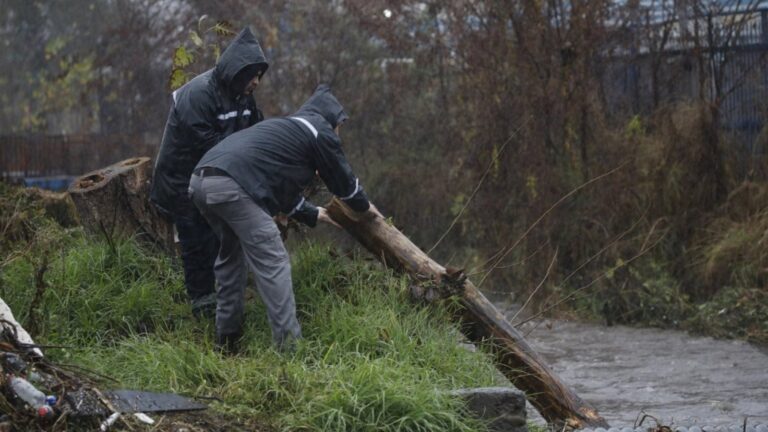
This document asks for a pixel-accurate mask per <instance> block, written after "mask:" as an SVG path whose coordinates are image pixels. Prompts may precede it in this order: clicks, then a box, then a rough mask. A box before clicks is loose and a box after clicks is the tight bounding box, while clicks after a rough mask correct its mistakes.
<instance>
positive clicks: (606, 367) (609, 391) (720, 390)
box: [509, 313, 768, 427]
mask: <svg viewBox="0 0 768 432" xmlns="http://www.w3.org/2000/svg"><path fill="white" fill-rule="evenodd" d="M509 315H512V314H511V313H510V314H509ZM538 324H539V325H538V326H537V327H536V326H535V325H534V324H526V325H525V326H523V328H522V329H521V330H522V331H523V333H524V334H525V333H527V332H529V331H530V334H529V335H528V336H527V340H528V342H529V343H531V345H533V347H534V348H535V349H536V350H537V351H538V352H539V353H540V354H542V355H543V356H544V358H545V359H546V360H547V361H548V362H549V364H550V366H552V368H553V369H554V371H555V372H556V373H557V374H558V375H559V376H560V377H561V378H562V379H563V380H564V381H565V382H566V383H568V384H569V385H570V386H571V387H572V388H573V389H574V390H575V391H576V393H577V394H578V395H579V396H581V397H582V398H583V399H585V400H587V401H588V402H590V403H591V404H593V405H594V406H595V407H596V408H597V409H598V411H599V412H600V414H601V415H602V416H603V417H604V418H605V419H606V420H607V421H608V422H609V423H610V424H611V426H612V427H622V426H632V425H633V423H634V422H635V420H636V419H637V418H638V415H640V413H641V412H645V413H647V414H650V415H652V416H654V417H656V418H657V419H658V420H659V421H660V422H661V423H662V424H665V425H673V426H674V425H678V426H680V425H685V426H693V425H698V426H710V427H714V426H724V425H731V426H732V425H736V424H742V422H743V421H744V417H747V418H748V424H765V423H768V352H767V351H766V350H765V349H761V348H758V347H756V346H754V345H751V344H748V343H746V342H742V341H733V340H716V339H713V338H709V337H696V336H691V335H689V334H687V333H685V332H682V331H675V330H661V329H655V328H632V327H625V326H612V327H606V326H603V325H598V324H588V323H580V322H568V321H545V322H543V323H538ZM526 326H527V327H526ZM534 327H535V328H534ZM531 418H532V419H533V420H534V421H535V422H540V421H541V417H540V416H538V414H537V413H535V412H532V413H531ZM649 421H650V422H651V425H653V424H654V422H652V421H651V420H650V419H647V420H646V422H645V423H644V424H643V425H644V426H645V425H648V424H649Z"/></svg>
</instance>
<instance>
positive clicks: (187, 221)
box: [172, 197, 219, 315]
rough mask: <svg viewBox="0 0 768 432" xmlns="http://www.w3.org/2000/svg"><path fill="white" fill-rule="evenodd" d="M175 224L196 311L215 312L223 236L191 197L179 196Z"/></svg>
mask: <svg viewBox="0 0 768 432" xmlns="http://www.w3.org/2000/svg"><path fill="white" fill-rule="evenodd" d="M172 216H173V224H174V225H175V226H176V232H177V233H178V235H179V246H180V248H181V261H182V264H183V266H184V287H185V288H186V289H187V295H188V296H189V301H190V303H191V304H192V311H193V312H194V313H195V315H207V314H208V313H210V314H211V315H212V314H213V310H214V308H215V306H216V289H215V283H216V279H215V277H214V272H213V266H214V263H215V262H216V255H217V254H218V252H219V239H218V238H217V237H216V234H214V232H213V230H212V229H211V227H210V225H208V222H207V221H206V220H205V218H204V217H203V216H202V215H201V214H200V211H199V210H198V209H197V207H195V205H194V204H192V201H191V200H190V199H186V197H185V198H184V199H179V203H178V204H177V208H175V209H173V215H172Z"/></svg>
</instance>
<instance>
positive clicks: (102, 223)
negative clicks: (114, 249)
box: [69, 157, 176, 255]
mask: <svg viewBox="0 0 768 432" xmlns="http://www.w3.org/2000/svg"><path fill="white" fill-rule="evenodd" d="M151 179H152V163H151V159H150V158H148V157H137V158H131V159H126V160H124V161H121V162H118V163H116V164H114V165H110V166H108V167H106V168H102V169H99V170H96V171H92V172H89V173H87V174H85V175H83V176H80V177H78V178H77V179H75V181H74V182H73V183H72V186H70V188H69V194H70V196H71V197H72V201H73V202H74V203H75V208H76V209H77V213H78V215H79V217H80V224H81V225H82V226H83V228H84V229H85V230H86V232H89V233H91V234H94V235H104V236H105V237H107V239H108V240H110V241H111V240H112V239H113V238H125V237H131V236H135V237H136V238H138V239H139V240H142V241H144V242H147V243H150V244H153V245H155V246H157V247H158V248H160V249H161V250H164V251H166V252H168V253H170V254H172V255H173V254H176V246H175V244H174V238H173V226H172V225H171V223H170V222H169V221H168V220H166V219H165V218H164V217H162V215H161V214H160V213H159V212H158V211H157V209H156V208H155V207H154V206H153V205H152V204H151V203H150V202H149V184H150V181H151Z"/></svg>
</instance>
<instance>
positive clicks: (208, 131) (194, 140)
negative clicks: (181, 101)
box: [176, 97, 224, 155]
mask: <svg viewBox="0 0 768 432" xmlns="http://www.w3.org/2000/svg"><path fill="white" fill-rule="evenodd" d="M196 99H198V100H196ZM199 99H202V98H200V97H197V98H195V97H191V98H190V99H189V104H188V105H184V106H177V107H176V110H177V115H178V117H179V120H180V121H181V122H182V123H183V124H184V125H186V126H187V128H186V129H187V131H188V132H187V133H188V134H189V139H190V146H191V147H193V148H194V150H195V151H196V152H199V154H200V155H202V154H204V153H205V152H207V151H208V150H210V149H211V148H212V147H213V146H215V145H216V144H218V143H219V141H221V140H222V139H224V134H223V133H222V132H221V131H220V130H218V128H217V125H218V121H217V119H216V111H215V109H214V107H213V106H211V104H210V103H209V102H208V101H204V100H199Z"/></svg>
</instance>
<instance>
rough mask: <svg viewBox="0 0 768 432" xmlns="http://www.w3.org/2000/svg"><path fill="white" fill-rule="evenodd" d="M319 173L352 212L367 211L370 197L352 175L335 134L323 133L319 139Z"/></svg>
mask: <svg viewBox="0 0 768 432" xmlns="http://www.w3.org/2000/svg"><path fill="white" fill-rule="evenodd" d="M316 163H317V171H318V173H319V174H320V178H322V179H323V182H324V183H325V185H326V186H327V187H328V190H329V191H331V193H332V194H334V195H336V196H337V197H339V198H340V199H341V200H342V201H344V202H345V203H346V204H347V205H348V206H349V207H350V208H351V209H352V210H355V211H357V212H364V211H367V210H368V208H369V207H370V204H369V203H368V197H367V196H366V195H365V192H364V191H363V185H361V184H360V180H359V179H358V178H357V177H355V175H354V174H353V173H352V167H350V166H349V162H347V158H346V156H344V152H343V151H342V150H341V141H340V140H339V137H338V136H336V134H334V133H328V132H321V133H320V134H319V135H318V137H317V160H316Z"/></svg>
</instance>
